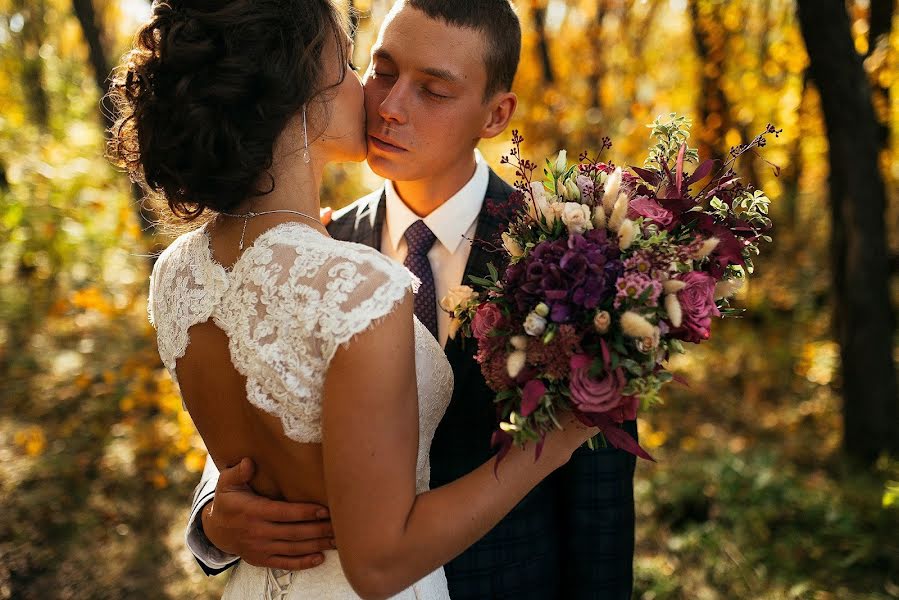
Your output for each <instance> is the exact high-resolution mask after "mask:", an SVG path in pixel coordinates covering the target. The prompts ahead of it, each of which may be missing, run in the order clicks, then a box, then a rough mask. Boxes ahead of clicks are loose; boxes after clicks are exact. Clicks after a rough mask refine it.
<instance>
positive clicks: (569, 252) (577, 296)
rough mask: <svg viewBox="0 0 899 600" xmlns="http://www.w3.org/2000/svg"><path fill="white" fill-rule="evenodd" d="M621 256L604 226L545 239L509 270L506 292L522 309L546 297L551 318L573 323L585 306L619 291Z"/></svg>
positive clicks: (587, 306)
mask: <svg viewBox="0 0 899 600" xmlns="http://www.w3.org/2000/svg"><path fill="white" fill-rule="evenodd" d="M620 256H621V252H620V251H619V249H618V246H617V243H616V242H614V241H613V240H610V239H608V236H607V233H606V231H605V230H604V229H603V230H591V231H588V232H587V233H586V234H584V235H580V234H572V235H570V236H568V237H567V238H563V239H559V240H552V241H545V242H542V243H540V244H538V245H537V247H536V248H534V250H533V251H532V252H531V253H530V254H529V255H528V257H527V258H526V259H525V260H523V261H521V262H518V263H516V264H514V265H512V266H510V267H509V268H508V269H507V271H506V274H505V277H504V287H505V289H506V294H507V297H509V298H510V299H512V300H513V301H514V302H515V306H516V309H517V310H518V311H519V312H521V313H522V314H527V312H528V311H530V310H531V309H533V307H534V306H536V305H537V304H539V303H541V302H545V303H546V304H547V305H548V306H549V308H550V314H549V318H550V320H551V321H553V322H555V323H568V322H571V321H572V320H574V319H575V317H576V313H577V312H579V311H580V310H582V309H586V310H593V309H595V308H596V307H597V306H599V304H600V303H601V302H602V301H603V300H604V299H606V298H609V297H610V296H612V295H613V294H614V285H615V281H616V280H617V279H618V276H619V275H620V274H621V272H622V271H623V266H622V263H621V259H620Z"/></svg>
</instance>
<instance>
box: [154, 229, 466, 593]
mask: <svg viewBox="0 0 899 600" xmlns="http://www.w3.org/2000/svg"><path fill="white" fill-rule="evenodd" d="M415 285H416V281H415V277H414V276H413V275H412V274H411V273H410V272H409V271H408V270H407V269H406V268H405V267H403V266H402V265H400V264H398V263H395V262H393V261H391V260H389V259H388V258H386V257H384V256H383V255H381V254H380V253H378V252H376V251H375V250H372V249H371V248H368V247H366V246H362V245H359V244H351V243H345V242H338V241H335V240H333V239H331V238H329V237H326V236H324V235H322V234H320V233H318V232H317V231H315V230H313V229H311V228H309V227H307V226H305V225H302V224H299V223H284V224H281V225H278V226H276V227H274V228H272V229H270V230H268V231H266V232H265V233H263V234H262V235H260V236H259V237H258V238H256V240H255V241H254V242H253V244H252V245H251V246H250V247H249V248H247V250H245V251H244V253H243V254H242V255H241V256H240V258H239V259H238V261H237V262H236V263H235V264H234V266H233V267H232V268H231V269H230V270H227V269H225V268H224V267H222V266H221V265H219V264H218V263H216V262H215V261H214V260H213V256H212V253H211V250H210V248H209V243H208V237H207V235H206V233H205V231H204V230H202V229H200V230H197V231H194V232H191V233H188V234H186V235H184V236H182V237H180V238H178V240H176V241H175V242H174V243H173V244H172V245H171V246H170V247H169V248H168V249H167V250H166V251H165V252H164V253H163V254H162V256H160V258H159V259H158V260H157V262H156V265H155V266H154V269H153V274H152V276H151V278H150V300H149V305H148V310H149V316H150V320H151V322H152V323H153V324H154V326H155V327H156V329H157V339H158V342H159V353H160V356H161V357H162V360H163V362H164V364H165V365H166V367H167V368H168V370H169V372H170V373H171V375H172V377H175V366H176V363H177V360H178V359H179V358H180V357H182V356H183V355H184V353H185V351H186V349H187V347H188V344H189V343H190V339H189V335H188V331H189V329H190V328H191V327H192V326H194V325H196V324H198V323H202V322H205V321H207V320H208V319H213V320H214V322H215V324H216V325H217V326H218V327H219V328H220V329H221V330H222V331H223V332H224V333H225V334H226V335H227V336H228V345H229V350H230V354H231V360H232V362H233V363H234V367H235V369H237V371H239V372H240V373H241V374H242V375H244V376H245V377H246V381H247V385H246V396H247V400H248V401H249V402H250V403H252V404H253V405H254V406H256V407H258V408H260V409H262V410H264V411H266V412H267V413H269V414H271V415H273V416H276V417H278V418H279V420H280V421H281V424H282V425H283V427H284V433H285V434H286V435H287V436H288V437H289V438H290V439H292V440H295V441H297V442H303V443H318V442H321V402H322V388H323V385H324V378H325V374H326V373H327V370H328V366H329V364H330V362H331V359H332V358H333V356H334V353H335V352H336V351H337V349H338V348H339V347H340V346H341V345H342V344H346V343H347V342H349V341H350V340H351V339H352V338H353V337H354V336H355V335H357V334H358V333H360V332H362V331H365V330H366V329H368V328H369V327H371V326H373V325H374V324H375V323H377V322H378V321H379V320H380V319H382V318H383V317H385V316H387V315H388V314H389V313H390V312H391V311H392V310H393V309H394V308H395V307H396V305H397V304H398V303H399V302H401V301H402V300H403V298H404V297H405V296H406V294H408V292H409V290H410V288H414V287H415ZM415 362H416V365H415V367H416V379H417V384H418V407H419V448H418V462H417V469H416V489H417V491H418V492H423V491H425V490H427V489H428V481H429V478H430V477H429V473H430V468H429V463H428V453H429V451H430V446H431V440H432V439H433V436H434V432H435V430H436V428H437V424H438V423H439V422H440V419H441V418H442V417H443V413H444V411H445V410H446V407H447V405H448V404H449V401H450V398H451V397H452V392H453V374H452V369H451V368H450V365H449V362H448V361H447V359H446V355H445V354H444V353H443V350H442V349H441V348H440V345H439V344H438V343H437V340H435V339H434V337H433V336H432V335H431V334H430V332H428V330H427V329H426V328H425V327H424V326H423V325H422V324H421V323H420V322H419V321H418V320H417V319H416V321H415ZM325 554H326V559H325V562H324V563H323V564H322V565H320V566H318V567H316V568H315V569H309V570H306V571H298V572H288V571H280V570H269V569H263V568H259V567H253V566H251V565H248V564H246V563H241V564H240V565H239V566H238V567H237V569H235V571H234V574H233V576H232V577H231V580H230V581H229V583H228V587H227V588H226V590H225V596H224V597H225V598H229V599H241V600H242V599H244V598H247V599H249V598H252V599H254V600H258V599H259V598H265V599H266V600H299V599H301V598H328V599H329V600H344V599H353V600H355V599H357V598H358V596H357V595H356V594H355V593H354V592H353V589H352V586H350V584H349V582H348V581H347V580H346V577H345V576H344V574H343V571H342V569H341V568H340V564H339V558H338V554H337V552H336V551H326V552H325ZM396 598H402V599H404V600H405V599H409V600H412V599H413V598H415V599H418V600H432V599H433V600H437V599H439V600H448V592H447V591H446V580H445V578H444V576H443V571H442V570H438V571H435V573H432V574H431V575H430V576H428V577H427V578H425V579H423V580H422V581H420V582H419V583H417V584H416V585H414V586H413V587H412V588H409V590H407V591H406V592H404V593H402V594H400V595H398V596H397V597H396Z"/></svg>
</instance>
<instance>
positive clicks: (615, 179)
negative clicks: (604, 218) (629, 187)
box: [602, 167, 621, 213]
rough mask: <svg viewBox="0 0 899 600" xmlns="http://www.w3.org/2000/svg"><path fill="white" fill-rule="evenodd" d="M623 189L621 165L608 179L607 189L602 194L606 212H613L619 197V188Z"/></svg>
mask: <svg viewBox="0 0 899 600" xmlns="http://www.w3.org/2000/svg"><path fill="white" fill-rule="evenodd" d="M620 189H621V167H617V168H616V169H615V170H614V171H613V172H612V174H611V175H609V178H608V179H606V189H605V192H604V193H603V195H602V205H603V207H605V209H606V212H607V213H610V212H612V208H613V207H614V206H615V201H616V200H617V199H618V190H620Z"/></svg>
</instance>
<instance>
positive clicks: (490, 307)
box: [471, 302, 503, 340]
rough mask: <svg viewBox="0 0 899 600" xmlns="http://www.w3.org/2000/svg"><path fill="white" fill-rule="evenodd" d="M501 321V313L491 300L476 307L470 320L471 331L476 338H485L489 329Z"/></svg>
mask: <svg viewBox="0 0 899 600" xmlns="http://www.w3.org/2000/svg"><path fill="white" fill-rule="evenodd" d="M502 323H503V313H502V311H500V309H499V307H497V306H496V304H493V303H492V302H487V303H486V304H482V305H481V306H479V307H478V310H477V311H476V312H475V314H474V318H473V319H472V320H471V332H472V333H473V334H474V336H475V337H476V338H478V339H479V340H480V339H483V338H486V337H487V336H488V335H489V334H490V332H491V331H493V330H494V329H496V328H498V327H499V326H500V325H502Z"/></svg>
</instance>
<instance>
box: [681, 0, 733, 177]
mask: <svg viewBox="0 0 899 600" xmlns="http://www.w3.org/2000/svg"><path fill="white" fill-rule="evenodd" d="M699 2H700V0H690V3H689V9H690V17H691V22H692V27H693V41H694V42H695V44H696V53H697V55H698V57H699V64H700V67H701V74H700V82H699V107H698V108H699V119H700V127H701V128H700V131H699V142H700V143H699V154H700V156H703V157H708V158H713V159H715V160H717V161H721V162H723V161H724V151H723V148H722V147H721V141H722V140H723V139H724V134H725V133H726V132H727V130H728V129H729V128H730V104H729V102H728V101H727V97H726V96H725V95H724V90H723V88H722V86H721V84H722V81H723V79H724V69H725V65H724V58H725V55H726V52H725V50H726V48H725V45H724V44H725V40H726V39H727V36H725V35H713V33H714V32H711V31H709V27H710V25H711V24H710V23H704V22H703V21H702V20H701V18H700V15H699ZM712 20H713V21H715V22H716V25H720V20H719V19H718V18H717V10H716V14H715V16H714V18H713V19H712Z"/></svg>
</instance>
